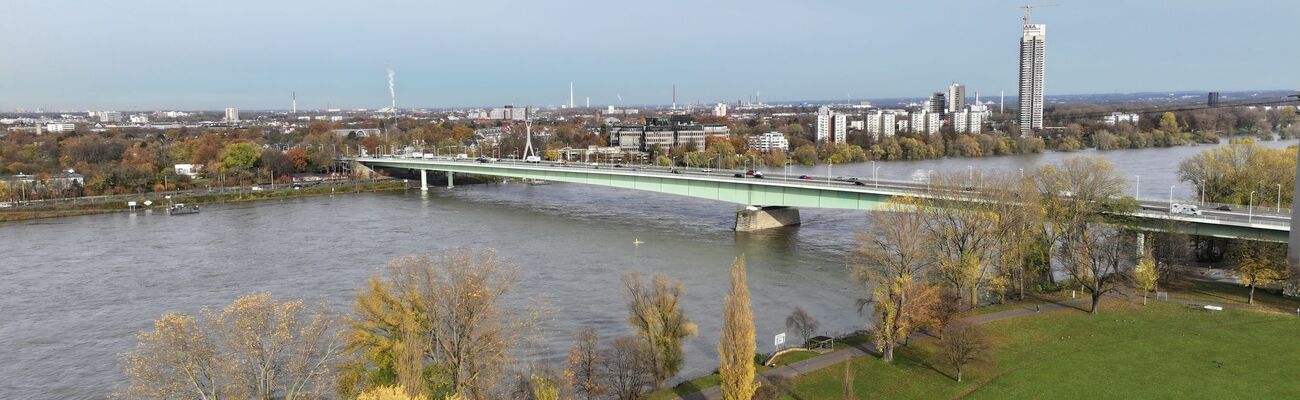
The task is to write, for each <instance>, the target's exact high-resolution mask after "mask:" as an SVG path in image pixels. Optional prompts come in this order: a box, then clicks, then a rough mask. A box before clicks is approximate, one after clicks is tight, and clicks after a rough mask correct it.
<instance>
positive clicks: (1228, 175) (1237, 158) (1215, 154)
mask: <svg viewBox="0 0 1300 400" xmlns="http://www.w3.org/2000/svg"><path fill="white" fill-rule="evenodd" d="M1295 152H1296V148H1294V147H1289V148H1285V149H1272V148H1268V147H1264V146H1263V145H1260V144H1258V143H1255V141H1254V140H1253V139H1249V138H1246V139H1233V140H1232V141H1231V142H1229V144H1228V145H1227V146H1218V147H1215V148H1212V149H1209V150H1205V151H1202V152H1201V153H1200V154H1197V155H1195V156H1192V157H1189V158H1187V159H1185V160H1183V161H1182V162H1181V163H1179V164H1178V179H1180V180H1182V181H1184V182H1190V183H1192V184H1194V185H1195V186H1196V190H1197V192H1198V194H1200V193H1204V196H1205V201H1211V202H1217V203H1231V204H1246V203H1248V202H1250V192H1252V191H1256V190H1260V189H1263V190H1264V191H1266V192H1261V193H1258V194H1257V196H1259V197H1256V201H1257V203H1256V206H1259V202H1262V201H1260V197H1269V198H1275V197H1276V196H1277V194H1278V193H1277V192H1276V190H1277V187H1278V186H1277V185H1282V191H1281V195H1282V205H1284V206H1285V205H1289V204H1291V202H1292V199H1291V194H1292V190H1293V188H1294V185H1295V173H1296V153H1295ZM1264 193H1268V194H1269V196H1263V194H1264ZM1157 261H1159V260H1157Z"/></svg>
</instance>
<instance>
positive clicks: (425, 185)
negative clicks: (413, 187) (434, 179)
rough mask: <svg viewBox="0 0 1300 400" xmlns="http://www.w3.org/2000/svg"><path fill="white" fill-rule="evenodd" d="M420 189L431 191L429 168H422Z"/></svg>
mask: <svg viewBox="0 0 1300 400" xmlns="http://www.w3.org/2000/svg"><path fill="white" fill-rule="evenodd" d="M420 191H421V192H427V191H429V170H427V169H422V170H420Z"/></svg>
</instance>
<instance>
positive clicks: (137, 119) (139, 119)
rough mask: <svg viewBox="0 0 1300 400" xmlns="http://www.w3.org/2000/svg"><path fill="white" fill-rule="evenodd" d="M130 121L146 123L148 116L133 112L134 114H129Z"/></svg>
mask: <svg viewBox="0 0 1300 400" xmlns="http://www.w3.org/2000/svg"><path fill="white" fill-rule="evenodd" d="M131 123H133V124H147V123H149V116H148V115H145V114H135V115H132V116H131Z"/></svg>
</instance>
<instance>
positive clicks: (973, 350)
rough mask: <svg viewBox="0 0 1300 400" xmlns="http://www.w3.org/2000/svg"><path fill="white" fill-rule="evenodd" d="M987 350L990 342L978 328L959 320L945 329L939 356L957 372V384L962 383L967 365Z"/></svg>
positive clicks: (940, 342)
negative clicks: (963, 372)
mask: <svg viewBox="0 0 1300 400" xmlns="http://www.w3.org/2000/svg"><path fill="white" fill-rule="evenodd" d="M987 348H988V341H987V339H985V338H984V332H983V331H981V330H980V329H979V327H978V326H975V325H974V324H971V323H969V322H966V321H962V320H957V321H953V322H952V323H951V324H949V325H948V327H947V328H944V335H943V339H940V340H939V352H938V353H937V355H938V357H939V359H940V360H941V361H942V362H944V363H946V364H948V365H949V366H952V368H953V369H954V370H956V372H957V382H961V379H962V370H963V369H964V368H965V367H966V364H969V363H970V362H971V361H975V360H976V359H978V358H979V357H980V356H981V355H982V353H984V350H985V349H987Z"/></svg>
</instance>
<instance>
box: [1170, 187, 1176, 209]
mask: <svg viewBox="0 0 1300 400" xmlns="http://www.w3.org/2000/svg"><path fill="white" fill-rule="evenodd" d="M1174 186H1177V185H1169V213H1170V214H1173V213H1174Z"/></svg>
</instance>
